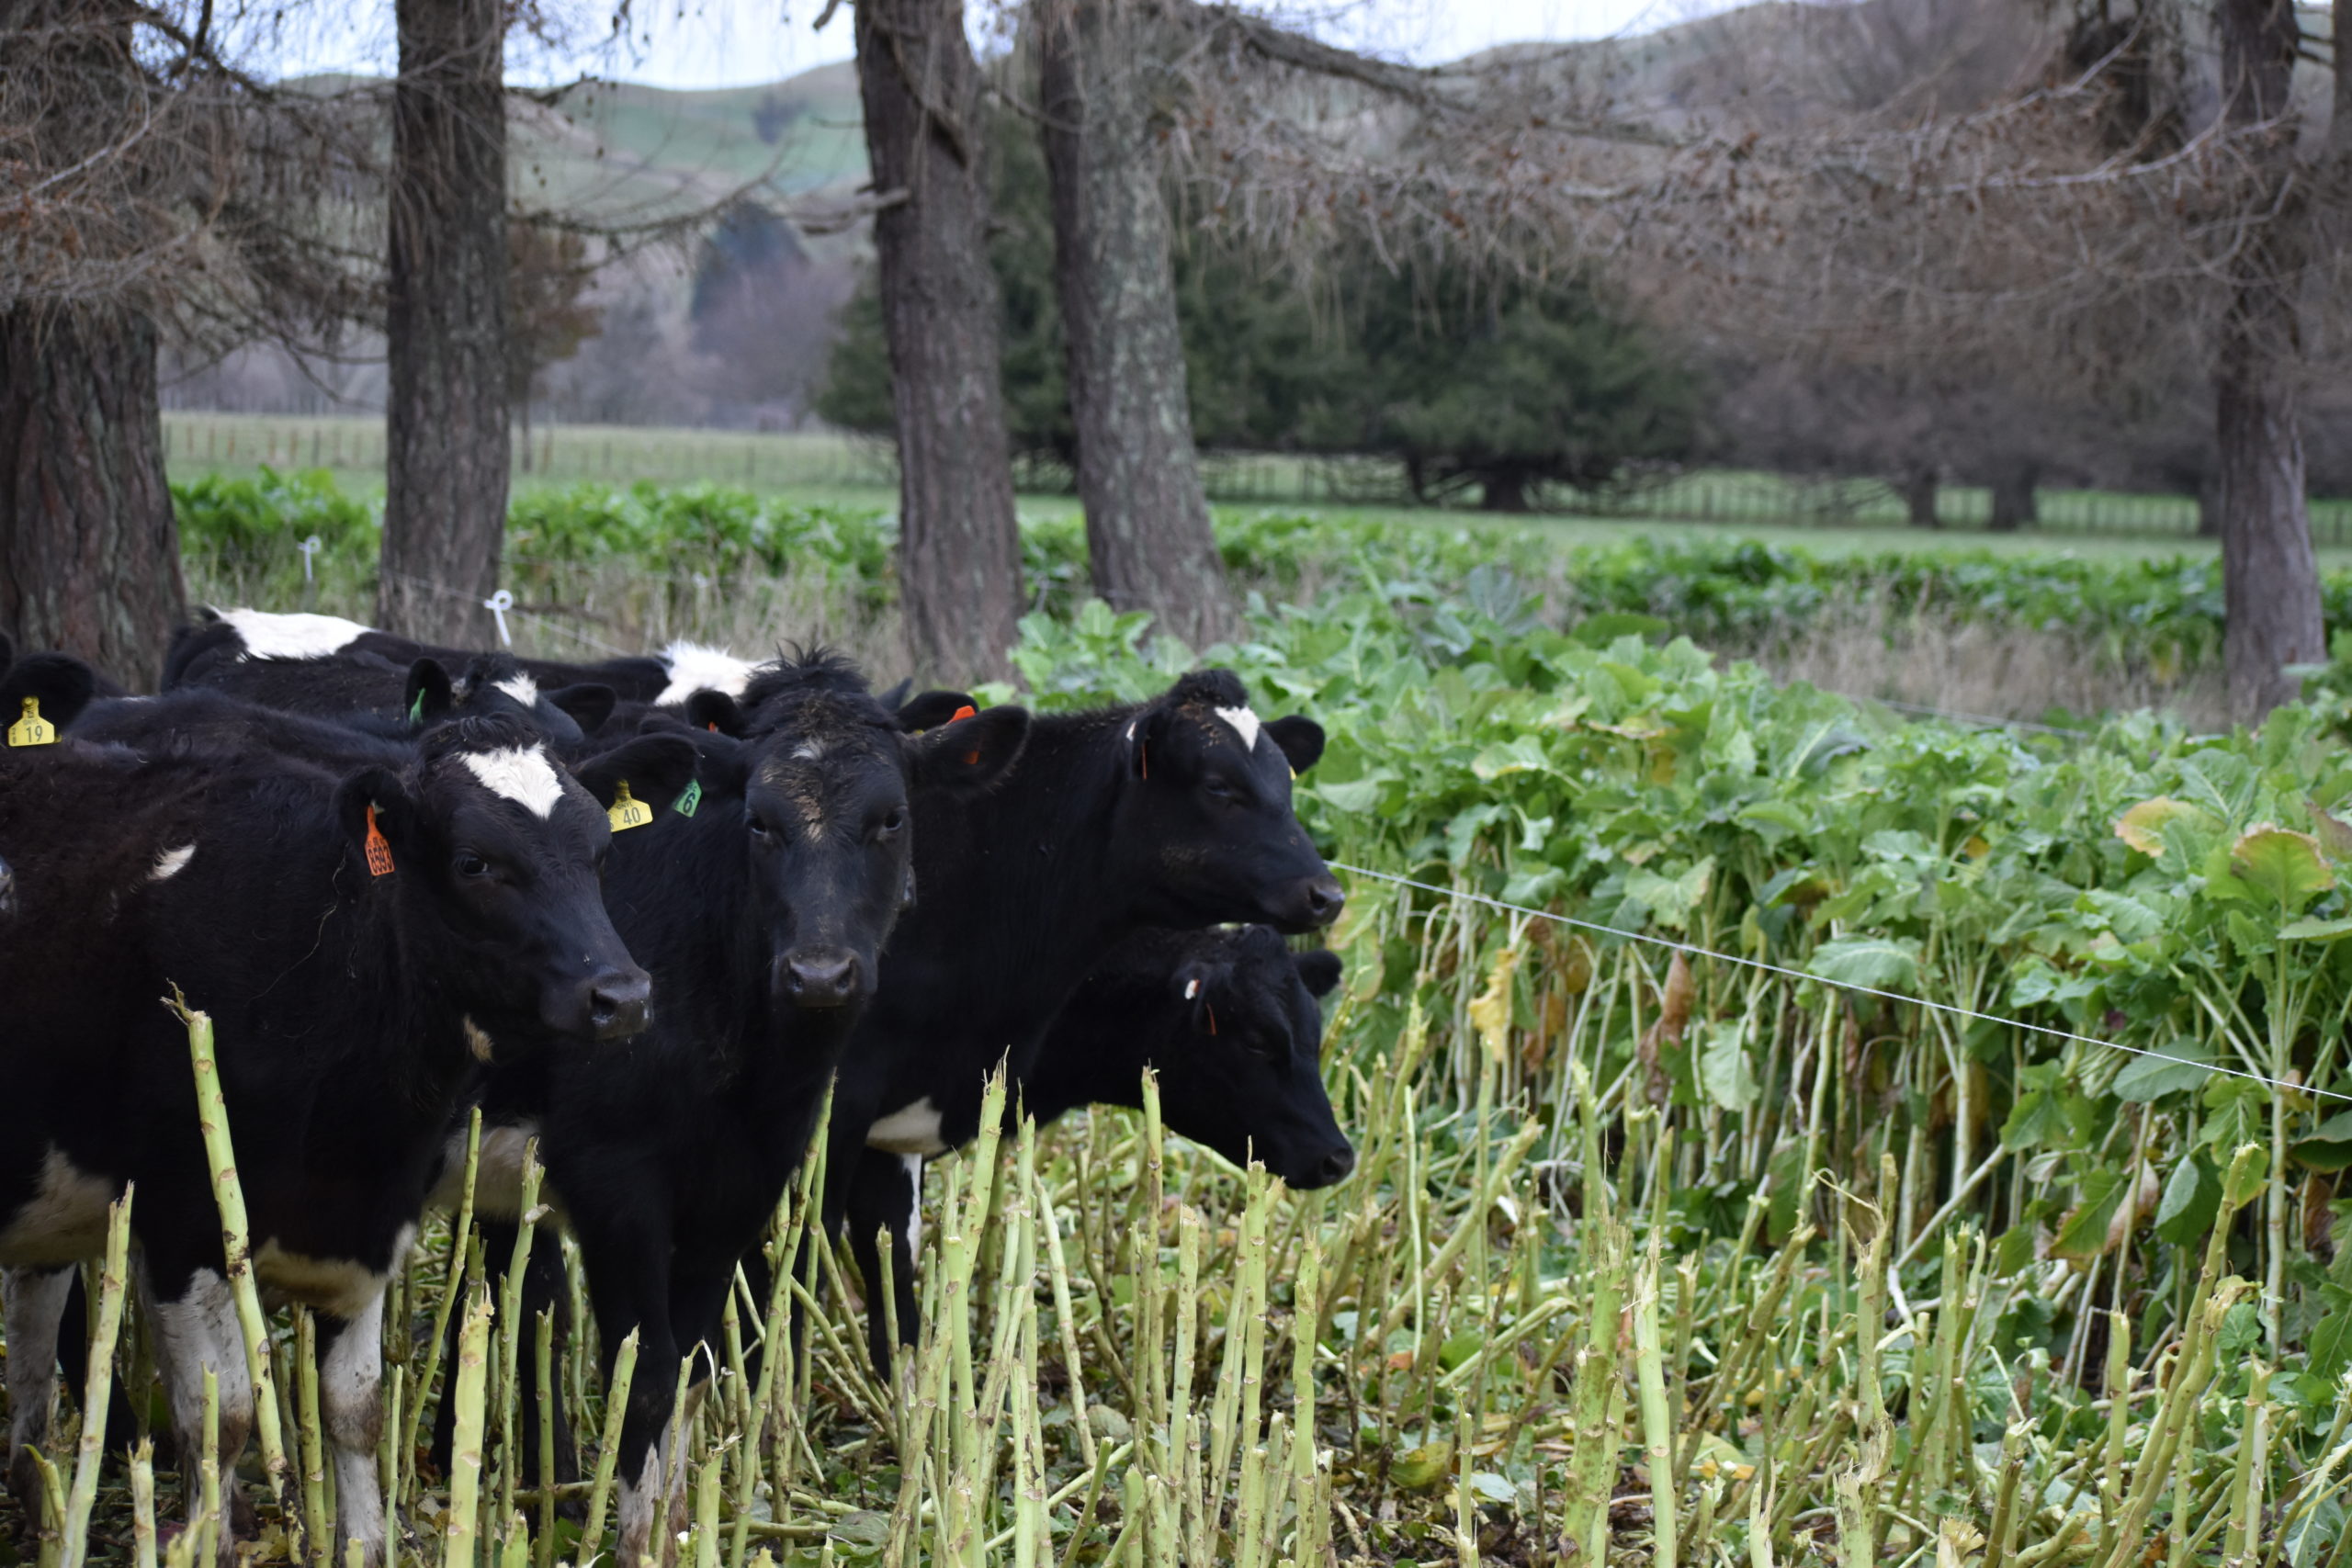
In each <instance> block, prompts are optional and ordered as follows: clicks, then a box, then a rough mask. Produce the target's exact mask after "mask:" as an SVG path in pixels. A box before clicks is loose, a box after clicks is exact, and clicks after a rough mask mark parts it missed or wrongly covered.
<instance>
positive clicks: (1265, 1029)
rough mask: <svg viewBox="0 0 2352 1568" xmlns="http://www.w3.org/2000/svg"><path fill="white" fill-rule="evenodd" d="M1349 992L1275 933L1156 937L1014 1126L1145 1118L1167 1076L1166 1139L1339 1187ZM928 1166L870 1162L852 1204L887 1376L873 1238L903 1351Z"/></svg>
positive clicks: (1033, 1089)
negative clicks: (1080, 1116)
mask: <svg viewBox="0 0 2352 1568" xmlns="http://www.w3.org/2000/svg"><path fill="white" fill-rule="evenodd" d="M1339 983H1340V960H1339V956H1338V955H1337V954H1336V953H1327V952H1320V951H1318V952H1312V953H1293V952H1291V951H1290V949H1289V948H1288V947H1286V946H1285V945H1283V939H1282V937H1281V936H1280V934H1278V933H1277V932H1275V931H1272V930H1271V929H1269V928H1268V927H1265V926H1243V927H1239V928H1238V929H1233V930H1213V931H1146V932H1143V933H1141V934H1139V935H1136V936H1135V937H1132V938H1130V939H1128V940H1127V941H1126V942H1122V943H1121V944H1120V945H1119V948H1118V950H1117V951H1116V952H1114V953H1112V954H1111V956H1110V957H1109V958H1107V959H1106V960H1104V961H1103V964H1100V965H1099V966H1097V967H1096V968H1095V970H1094V971H1093V973H1091V974H1090V975H1088V976H1087V977H1086V978H1085V980H1084V981H1082V982H1081V983H1080V986H1079V987H1078V989H1077V990H1076V991H1074V992H1072V993H1071V995H1070V998H1069V1001H1068V1002H1066V1003H1064V1004H1063V1006H1062V1010H1061V1014H1060V1016H1059V1017H1057V1018H1056V1019H1055V1020H1054V1024H1053V1028H1052V1029H1051V1030H1049V1031H1048V1032H1046V1038H1045V1042H1044V1043H1043V1044H1041V1045H1040V1046H1039V1047H1038V1050H1037V1057H1036V1060H1035V1063H1033V1064H1032V1065H1031V1066H1030V1067H1029V1069H1028V1070H1027V1071H1026V1072H1024V1073H1023V1074H1022V1075H1021V1077H1020V1080H1019V1082H1018V1083H1017V1084H1015V1085H1014V1086H1013V1092H1014V1095H1015V1097H1016V1099H1015V1101H1014V1102H1013V1104H1012V1105H1011V1106H1009V1107H1008V1113H1016V1112H1026V1113H1027V1114H1029V1115H1032V1116H1034V1117H1035V1118H1036V1119H1037V1121H1038V1122H1041V1123H1042V1122H1051V1121H1053V1120H1054V1119H1056V1118H1057V1117H1059V1116H1062V1115H1064V1114H1066V1113H1068V1112H1069V1111H1074V1110H1076V1109H1078V1108H1079V1107H1080V1106H1084V1105H1125V1106H1133V1107H1135V1108H1136V1109H1141V1108H1142V1105H1143V1077H1144V1073H1145V1071H1146V1070H1147V1069H1150V1070H1154V1071H1157V1072H1158V1073H1159V1106H1160V1116H1161V1119H1162V1121H1163V1122H1164V1123H1165V1124H1166V1125H1167V1127H1168V1128H1169V1130H1170V1131H1171V1132H1174V1133H1176V1134H1180V1135H1181V1136H1183V1137H1186V1138H1190V1139H1191V1140H1193V1142H1194V1143H1196V1144H1200V1145H1204V1146H1205V1147H1207V1148H1210V1149H1214V1150H1215V1151H1216V1153H1218V1154H1219V1155H1222V1156H1224V1157H1225V1158H1227V1159H1228V1160H1230V1161H1232V1162H1233V1163H1234V1164H1236V1165H1246V1164H1248V1163H1249V1162H1250V1161H1251V1160H1256V1161H1258V1162H1259V1163H1261V1164H1262V1165H1263V1166H1265V1168H1267V1169H1268V1170H1270V1171H1272V1173H1273V1174H1274V1175H1276V1176H1279V1177H1281V1178H1282V1179H1283V1180H1284V1181H1285V1182H1288V1183H1289V1184H1290V1185H1291V1186H1292V1187H1294V1188H1297V1189H1300V1190H1306V1189H1312V1188H1317V1187H1329V1186H1330V1185H1331V1184H1332V1183H1334V1182H1336V1181H1340V1180H1343V1179H1346V1177H1347V1175H1348V1173H1349V1172H1350V1171H1351V1170H1353V1169H1354V1168H1355V1163H1356V1156H1355V1149H1354V1147H1353V1146H1352V1145H1350V1144H1349V1142H1348V1137H1347V1134H1345V1133H1343V1132H1341V1131H1340V1124H1339V1122H1338V1121H1337V1119H1336V1118H1334V1117H1333V1115H1332V1114H1331V1098H1330V1096H1329V1093H1328V1092H1326V1091H1325V1089H1324V1087H1323V1072H1322V1065H1321V1059H1322V1046H1323V1019H1322V1014H1321V1012H1320V1010H1318V1009H1317V1006H1316V998H1318V997H1321V996H1324V995H1327V994H1328V993H1329V991H1330V990H1331V988H1332V987H1334V986H1336V985H1338V984H1339ZM922 1168H923V1156H922V1155H920V1154H899V1153H892V1152H890V1151H888V1150H884V1149H876V1148H867V1149H866V1150H865V1151H864V1153H863V1155H862V1156H861V1157H860V1159H859V1161H858V1166H857V1172H856V1176H855V1179H854V1182H853V1184H852V1188H851V1193H850V1202H849V1220H848V1223H849V1232H850V1244H851V1246H852V1247H853V1248H854V1250H855V1251H856V1254H857V1260H858V1268H859V1269H860V1271H861V1272H862V1273H863V1274H864V1275H865V1284H866V1290H867V1292H868V1305H867V1310H866V1322H865V1337H866V1346H867V1348H868V1350H869V1351H871V1353H872V1355H873V1357H874V1364H875V1366H876V1369H878V1370H879V1371H882V1372H883V1373H884V1375H885V1376H887V1375H888V1371H889V1366H890V1346H889V1338H888V1325H887V1323H886V1322H885V1320H884V1317H883V1314H882V1311H881V1308H880V1305H879V1303H878V1302H876V1301H875V1300H874V1299H873V1297H872V1292H876V1291H878V1290H880V1289H881V1280H882V1276H881V1273H880V1265H881V1255H880V1252H879V1250H878V1248H877V1246H876V1235H877V1233H879V1232H885V1231H887V1232H888V1234H889V1236H890V1248H891V1250H890V1259H891V1269H890V1279H891V1282H892V1285H893V1287H894V1289H893V1295H894V1298H895V1300H896V1303H897V1308H898V1319H899V1343H901V1344H904V1345H912V1344H914V1343H915V1341H916V1338H917V1336H918V1334H919V1333H920V1330H921V1327H922V1319H921V1317H920V1315H919V1314H920V1312H921V1307H920V1304H919V1298H918V1295H917V1292H916V1290H915V1263H914V1257H915V1249H916V1247H917V1245H918V1244H919V1242H920V1240H921V1237H922V1207H921V1203H922Z"/></svg>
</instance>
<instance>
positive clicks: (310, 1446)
mask: <svg viewBox="0 0 2352 1568" xmlns="http://www.w3.org/2000/svg"><path fill="white" fill-rule="evenodd" d="M294 1392H295V1408H296V1410H297V1412H298V1415H297V1417H296V1419H297V1420H298V1421H299V1422H300V1426H301V1429H302V1430H301V1439H302V1536H303V1541H304V1545H305V1546H306V1548H307V1549H308V1552H309V1556H310V1560H311V1563H312V1564H313V1565H314V1568H326V1565H327V1564H329V1563H332V1562H334V1541H333V1540H330V1539H329V1535H330V1530H329V1527H328V1524H327V1461H326V1452H325V1445H324V1444H323V1443H322V1442H321V1441H320V1440H319V1439H320V1432H321V1428H320V1423H319V1328H318V1320H317V1319H316V1318H314V1317H312V1316H311V1313H310V1311H309V1309H308V1308H304V1307H297V1308H296V1309H295V1311H294Z"/></svg>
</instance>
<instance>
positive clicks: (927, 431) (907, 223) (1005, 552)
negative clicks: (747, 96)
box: [857, 0, 1021, 682]
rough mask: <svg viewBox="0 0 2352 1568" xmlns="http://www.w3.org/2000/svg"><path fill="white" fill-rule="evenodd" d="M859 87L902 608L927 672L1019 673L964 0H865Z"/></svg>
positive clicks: (1009, 510)
mask: <svg viewBox="0 0 2352 1568" xmlns="http://www.w3.org/2000/svg"><path fill="white" fill-rule="evenodd" d="M857 82H858V89H859V92H860V93H861V95H862V96H863V97H864V99H865V147H866V155H867V160H868V162H869V164H870V165H871V167H872V169H873V175H874V188H875V189H876V191H877V192H881V193H883V194H884V195H885V196H886V197H897V196H898V193H904V195H903V198H901V199H894V200H893V201H892V202H891V204H890V205H888V206H885V207H884V208H883V209H882V210H881V211H879V212H878V213H876V215H875V219H874V249H875V254H876V261H877V263H878V266H879V278H878V281H879V284H880V293H881V298H882V319H883V327H884V332H885V334H886V336H887V337H888V340H889V344H890V377H891V389H892V396H893V399H894V400H895V408H894V412H895V415H896V418H897V423H898V436H899V607H900V610H901V612H902V613H903V615H904V616H905V622H906V635H907V644H908V649H907V651H908V654H909V656H910V658H911V659H912V660H913V661H914V665H915V668H916V670H917V671H919V672H920V673H922V675H924V676H926V677H928V678H930V679H933V680H942V681H948V682H963V681H967V680H972V679H976V678H981V677H994V676H999V675H1001V674H1003V673H1004V672H1005V671H1007V669H1008V668H1009V664H1008V655H1009V653H1010V652H1011V649H1012V644H1013V640H1014V638H1015V637H1016V635H1017V633H1016V630H1015V626H1014V621H1015V619H1016V617H1017V615H1019V606H1020V598H1021V535H1020V530H1019V527H1018V525H1017V523H1016V521H1015V516H1014V513H1013V504H1012V456H1011V450H1010V446H1009V444H1008V442H1007V440H1006V437H1005V428H1004V386H1003V372H1002V362H1001V355H1002V350H1001V344H1000V343H999V341H998V333H999V330H1000V323H999V321H998V309H999V307H998V300H997V289H996V275H995V274H994V273H992V272H991V271H989V258H988V222H989V195H988V173H987V169H986V167H985V166H984V165H983V164H982V162H981V157H980V129H981V115H980V75H979V68H978V65H976V64H975V63H974V62H973V60H972V51H971V46H970V45H969V44H968V43H967V42H966V40H965V37H964V6H963V0H859V3H858V6H857Z"/></svg>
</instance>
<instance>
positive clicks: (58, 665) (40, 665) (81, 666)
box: [0, 650, 98, 731]
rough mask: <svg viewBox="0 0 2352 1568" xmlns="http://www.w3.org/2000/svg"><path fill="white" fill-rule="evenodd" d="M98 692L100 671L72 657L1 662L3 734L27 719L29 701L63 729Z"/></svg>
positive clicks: (39, 655)
mask: <svg viewBox="0 0 2352 1568" xmlns="http://www.w3.org/2000/svg"><path fill="white" fill-rule="evenodd" d="M0 651H5V650H0ZM97 689H98V678H97V674H96V671H93V670H91V668H90V667H89V666H88V665H86V664H85V663H83V662H82V661H81V660H78V659H75V658H74V657H73V656H72V655H71V654H65V653H36V654H32V655H29V656H28V657H27V658H24V659H19V660H14V661H13V662H11V661H7V660H0V731H5V730H6V729H7V728H8V727H9V726H10V725H13V724H15V723H17V720H18V719H19V718H20V717H22V716H23V715H24V711H25V702H26V699H28V698H30V699H31V700H32V701H33V702H35V703H36V704H38V705H40V716H41V717H42V718H43V719H45V720H47V721H48V722H49V723H50V724H51V725H54V726H55V727H56V728H59V729H63V728H66V727H67V726H69V725H71V724H72V723H73V722H74V719H75V718H76V717H77V716H79V715H80V714H81V712H82V710H83V709H84V708H85V707H87V706H89V705H90V700H91V699H92V698H93V697H95V696H96V694H97Z"/></svg>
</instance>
